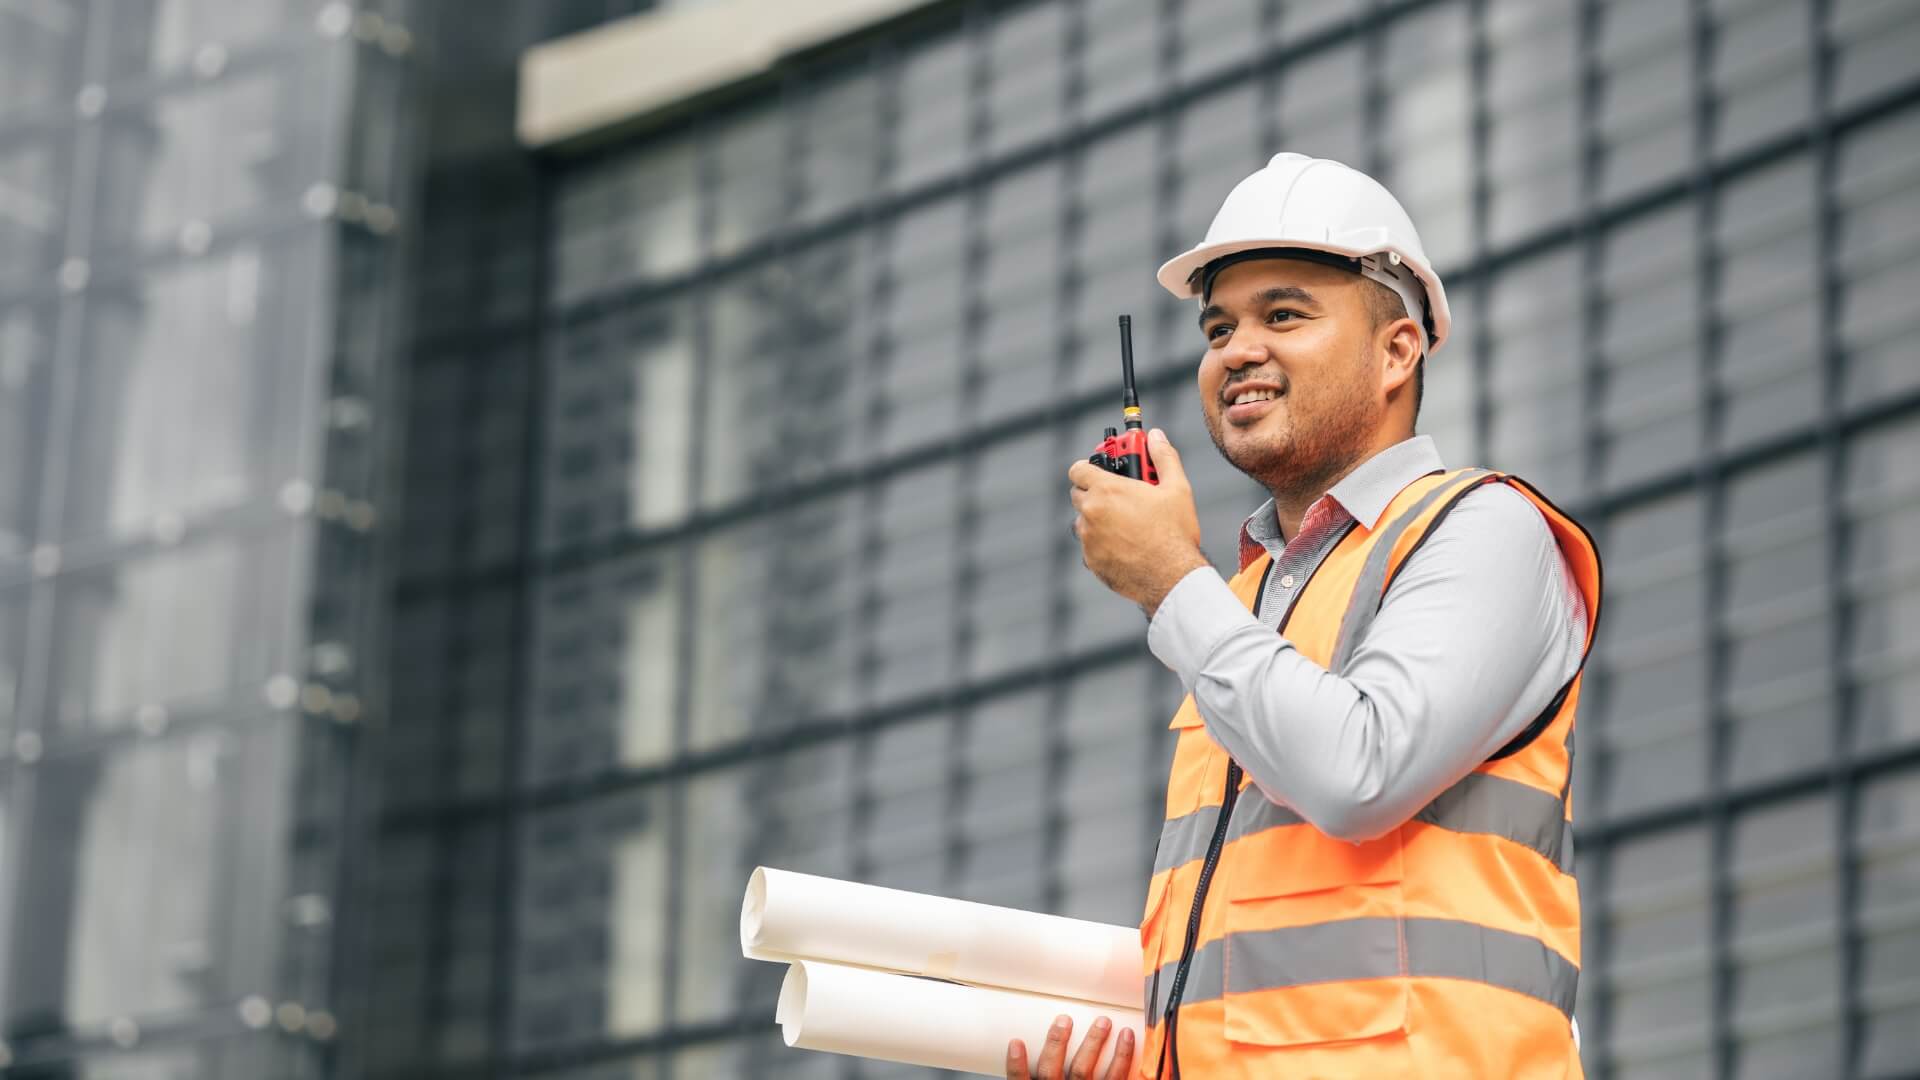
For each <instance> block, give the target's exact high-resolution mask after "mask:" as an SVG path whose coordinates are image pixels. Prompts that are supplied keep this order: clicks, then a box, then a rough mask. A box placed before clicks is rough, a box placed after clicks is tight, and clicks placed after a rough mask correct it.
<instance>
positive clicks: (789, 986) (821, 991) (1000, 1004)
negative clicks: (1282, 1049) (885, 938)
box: [774, 960, 1143, 1076]
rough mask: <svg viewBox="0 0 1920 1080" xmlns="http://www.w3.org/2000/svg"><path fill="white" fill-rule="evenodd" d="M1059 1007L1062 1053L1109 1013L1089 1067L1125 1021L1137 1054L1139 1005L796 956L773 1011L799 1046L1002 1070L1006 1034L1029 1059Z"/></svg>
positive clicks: (1110, 1048)
mask: <svg viewBox="0 0 1920 1080" xmlns="http://www.w3.org/2000/svg"><path fill="white" fill-rule="evenodd" d="M1062 1013H1065V1014H1066V1015H1068V1016H1071V1017H1072V1018H1073V1035H1072V1041H1071V1043H1070V1044H1069V1046H1068V1053H1072V1052H1074V1051H1075V1050H1077V1049H1078V1048H1079V1046H1080V1040H1081V1037H1082V1036H1083V1035H1085V1034H1086V1032H1087V1030H1088V1028H1089V1027H1090V1026H1091V1025H1092V1024H1093V1020H1094V1018H1095V1017H1097V1016H1105V1017H1107V1018H1108V1019H1109V1020H1111V1021H1112V1022H1113V1024H1114V1027H1113V1029H1112V1031H1111V1032H1109V1034H1108V1035H1107V1044H1106V1046H1105V1048H1103V1049H1102V1050H1101V1053H1100V1064H1099V1067H1098V1068H1096V1069H1095V1070H1094V1072H1093V1075H1095V1076H1101V1075H1104V1074H1105V1072H1106V1068H1107V1065H1108V1063H1109V1062H1111V1061H1112V1060H1113V1052H1114V1046H1115V1044H1116V1043H1117V1042H1118V1041H1119V1038H1120V1030H1121V1028H1123V1027H1124V1028H1131V1029H1132V1031H1133V1045H1134V1052H1135V1054H1136V1055H1137V1054H1138V1053H1139V1047H1140V1035H1141V1030H1140V1029H1141V1023H1142V1019H1143V1017H1142V1016H1141V1013H1140V1010H1139V1009H1116V1008H1113V1007H1111V1006H1105V1005H1095V1004H1092V1003H1090V1002H1084V1001H1067V1000H1062V999H1059V998H1048V997H1042V996H1039V995H1035V994H1023V993H1020V992H1018V991H1015V990H999V989H994V988H992V987H984V986H960V985H957V984H955V983H948V982H939V981H936V980H933V979H916V978H913V977H911V976H906V975H893V974H889V973H887V972H884V971H874V970H871V969H868V968H857V967H846V966H843V965H840V964H829V963H824V962H821V961H818V960H800V961H796V962H795V963H794V964H793V965H792V966H791V967H789V968H788V969H787V978H786V981H785V982H783V983H781V984H780V1004H779V1007H778V1008H777V1010H776V1011H775V1013H774V1018H775V1019H776V1020H777V1021H778V1022H779V1024H780V1032H781V1034H782V1035H783V1036H784V1037H785V1038H786V1040H787V1045H788V1046H794V1047H799V1048H800V1049H802V1050H824V1051H827V1052H829V1053H835V1054H852V1055H854V1056H856V1057H864V1058H877V1059H879V1060H881V1061H897V1062H901V1063H903V1064H907V1065H922V1066H926V1067H929V1068H935V1069H953V1070H956V1071H959V1072H967V1073H979V1074H982V1075H985V1076H1005V1075H1006V1056H1007V1042H1008V1041H1009V1040H1011V1039H1022V1040H1025V1042H1026V1044H1027V1061H1028V1062H1029V1063H1032V1062H1035V1061H1037V1060H1038V1058H1039V1056H1040V1047H1041V1046H1042V1045H1043V1044H1044V1043H1045V1042H1046V1041H1047V1029H1048V1028H1049V1027H1051V1026H1052V1024H1053V1018H1054V1017H1056V1016H1059V1015H1060V1014H1062Z"/></svg>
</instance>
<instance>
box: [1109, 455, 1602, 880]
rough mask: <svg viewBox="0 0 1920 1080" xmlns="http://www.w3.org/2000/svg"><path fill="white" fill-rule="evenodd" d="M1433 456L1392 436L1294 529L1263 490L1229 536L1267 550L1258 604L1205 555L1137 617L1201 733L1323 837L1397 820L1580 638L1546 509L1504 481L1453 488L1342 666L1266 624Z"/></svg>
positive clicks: (1578, 652)
mask: <svg viewBox="0 0 1920 1080" xmlns="http://www.w3.org/2000/svg"><path fill="white" fill-rule="evenodd" d="M1440 468H1442V466H1441V463H1440V455H1439V453H1438V451H1437V450H1436V449H1435V448H1434V445H1433V440H1432V439H1431V438H1428V437H1426V436H1417V437H1414V438H1411V439H1408V440H1406V441H1405V442H1402V443H1399V444H1397V445H1395V446H1392V447H1389V448H1388V449H1386V450H1384V451H1381V452H1380V453H1379V454H1376V455H1374V456H1373V457H1372V458H1369V459H1368V460H1367V461H1365V462H1363V463H1362V464H1361V465H1360V467H1359V468H1357V469H1355V470H1354V471H1353V472H1352V473H1350V474H1348V475H1347V477H1346V478H1345V479H1343V480H1341V481H1340V482H1339V483H1338V484H1335V485H1334V486H1333V488H1332V489H1331V490H1330V491H1328V492H1327V494H1326V495H1324V496H1322V497H1321V498H1320V500H1319V501H1317V502H1316V503H1315V504H1314V505H1313V506H1312V507H1311V508H1310V509H1309V510H1308V512H1307V514H1306V516H1305V518H1304V519H1303V520H1302V521H1301V526H1300V529H1299V531H1298V533H1297V535H1295V536H1294V537H1292V538H1291V539H1283V538H1282V537H1281V536H1280V529H1279V525H1278V522H1277V520H1276V518H1275V516H1274V508H1273V503H1272V502H1271V500H1269V501H1268V502H1267V503H1266V505H1264V506H1262V507H1261V508H1260V509H1259V510H1257V511H1255V512H1254V514H1253V516H1252V517H1250V518H1248V519H1247V522H1246V524H1245V526H1244V527H1243V529H1242V532H1241V544H1242V545H1243V547H1245V546H1246V545H1249V544H1257V545H1259V546H1260V547H1264V548H1265V549H1266V550H1267V551H1268V552H1269V553H1271V554H1272V555H1273V558H1274V566H1273V570H1272V572H1271V573H1269V574H1268V576H1267V584H1266V591H1265V592H1264V594H1263V595H1262V597H1261V603H1260V615H1259V617H1258V618H1256V617H1255V616H1254V615H1252V614H1251V613H1249V612H1248V611H1247V609H1246V607H1245V606H1243V605H1242V604H1241V603H1240V601H1239V599H1238V598H1236V597H1235V596H1234V595H1233V592H1232V590H1230V589H1229V588H1228V587H1227V583H1226V582H1225V581H1224V580H1223V579H1222V578H1221V577H1220V575H1219V573H1218V572H1217V571H1215V570H1213V569H1212V568H1211V567H1203V568H1201V569H1198V570H1195V571H1193V572H1192V573H1190V574H1188V575H1187V576H1186V577H1184V578H1181V579H1180V582H1179V584H1177V585H1175V586H1174V587H1173V590H1172V591H1171V592H1169V593H1168V594H1167V596H1166V598H1165V599H1164V600H1162V601H1161V603H1160V607H1159V609H1158V610H1157V611H1156V612H1155V613H1154V616H1153V620H1152V622H1151V623H1150V624H1149V626H1148V630H1147V643H1148V647H1149V648H1151V649H1152V650H1153V654H1154V655H1155V656H1156V657H1158V658H1159V659H1160V661H1161V662H1162V663H1164V664H1165V665H1166V666H1167V667H1168V668H1170V669H1172V670H1173V671H1174V673H1176V674H1177V675H1179V676H1180V681H1181V683H1182V684H1183V685H1185V687H1186V688H1187V691H1188V692H1189V693H1191V694H1192V695H1193V698H1194V703H1195V704H1196V705H1197V706H1198V707H1199V710H1200V715H1201V717H1202V719H1203V720H1204V721H1205V722H1206V729H1207V734H1209V735H1210V736H1212V737H1213V740H1214V741H1215V742H1217V743H1219V744H1220V745H1221V747H1223V748H1224V749H1225V750H1226V751H1227V752H1228V753H1229V754H1232V755H1233V758H1234V760H1235V761H1237V762H1239V763H1240V766H1241V768H1243V769H1245V770H1246V773H1247V775H1248V776H1249V777H1251V778H1252V780H1253V783H1254V784H1255V785H1257V786H1258V787H1259V789H1260V791H1261V792H1262V793H1263V794H1265V795H1266V797H1267V798H1269V799H1271V800H1273V801H1274V802H1276V803H1280V804H1282V805H1284V806H1287V807H1289V808H1291V809H1292V810H1294V811H1295V812H1296V813H1298V814H1300V816H1301V817H1303V818H1305V819H1306V820H1307V821H1309V822H1312V823H1313V825H1314V826H1315V827H1317V828H1318V829H1320V831H1322V832H1324V833H1326V834H1327V835H1329V836H1334V837H1338V838H1340V839H1344V840H1350V841H1355V842H1358V841H1363V840H1369V839H1372V838H1374V837H1376V836H1380V835H1382V834H1384V833H1386V832H1387V831H1388V830H1390V829H1393V828H1394V827H1396V826H1398V825H1400V824H1401V823H1403V822H1405V821H1406V820H1407V819H1409V818H1411V817H1412V816H1413V815H1414V814H1415V813H1416V812H1418V811H1419V810H1420V809H1421V808H1422V807H1424V806H1426V804H1427V803H1429V802H1431V801H1432V800H1433V798H1434V796H1436V795H1438V794H1439V793H1440V792H1442V791H1444V790H1445V789H1446V788H1447V787H1449V786H1451V785H1452V784H1453V783H1454V782H1455V781H1457V780H1459V779H1460V778H1461V777H1463V776H1465V775H1466V774H1467V773H1469V772H1471V771H1473V769H1474V768H1475V767H1477V766H1478V765H1480V764H1481V763H1482V762H1484V761H1486V759H1487V758H1488V757H1490V756H1492V755H1493V753H1494V752H1495V751H1497V750H1498V749H1500V747H1502V746H1504V745H1506V744H1507V743H1508V742H1509V741H1511V740H1512V739H1513V738H1514V737H1515V736H1516V735H1518V734H1519V733H1520V732H1521V730H1523V729H1524V728H1525V727H1526V726H1527V724H1528V722H1529V721H1531V720H1532V719H1533V718H1534V717H1535V716H1537V715H1539V713H1540V712H1541V710H1543V709H1545V708H1546V706H1547V705H1548V703H1550V702H1551V701H1552V700H1553V696H1554V695H1555V694H1556V693H1557V692H1558V691H1559V689H1560V687H1561V686H1562V685H1563V684H1564V683H1565V682H1566V681H1567V680H1568V679H1569V678H1571V677H1572V676H1573V674H1574V672H1576V671H1577V670H1578V669H1579V666H1580V662H1581V658H1582V654H1583V652H1584V651H1585V642H1586V632H1587V625H1586V624H1587V614H1586V601H1585V599H1584V598H1583V597H1582V595H1581V593H1580V591H1579V589H1578V587H1577V586H1576V585H1575V584H1574V577H1573V574H1572V572H1571V571H1570V570H1569V569H1568V568H1567V565H1566V562H1565V560H1564V558H1563V557H1562V556H1561V554H1560V547H1559V545H1558V544H1557V543H1556V542H1555V541H1554V539H1553V534H1552V532H1551V530H1550V529H1549V528H1548V526H1547V522H1546V519H1545V518H1544V517H1542V516H1541V514H1540V512H1539V510H1537V509H1536V508H1535V507H1534V505H1533V504H1532V503H1531V502H1529V501H1528V500H1527V498H1526V497H1525V496H1523V495H1521V494H1520V493H1519V492H1517V491H1515V490H1513V489H1512V488H1511V487H1509V486H1508V485H1506V484H1488V485H1486V486H1484V487H1480V488H1476V489H1475V490H1473V491H1472V492H1470V493H1469V494H1467V495H1466V496H1464V497H1463V498H1462V499H1461V500H1460V503H1459V505H1457V506H1456V507H1455V508H1454V510H1453V511H1452V513H1450V514H1449V515H1448V516H1447V517H1446V518H1444V519H1443V520H1442V521H1441V522H1440V524H1439V525H1438V526H1436V527H1435V529H1434V532H1433V534H1432V535H1431V536H1430V537H1429V538H1428V539H1427V541H1426V543H1424V544H1422V545H1421V546H1420V548H1419V549H1418V550H1417V551H1415V552H1414V553H1413V554H1412V555H1411V556H1409V557H1408V559H1407V561H1406V563H1405V565H1404V566H1402V567H1401V569H1400V572H1399V575H1398V576H1397V577H1396V578H1395V579H1394V581H1393V584H1392V586H1391V587H1389V588H1388V590H1387V594H1386V597H1385V599H1384V601H1383V602H1382V605H1381V608H1380V613H1379V616H1378V618H1376V619H1375V621H1374V623H1373V625H1372V626H1371V627H1370V628H1369V629H1368V630H1367V632H1366V634H1365V636H1364V637H1362V638H1361V640H1360V642H1359V644H1358V646H1357V647H1356V648H1355V650H1354V652H1353V656H1352V659H1351V661H1350V662H1349V663H1348V665H1347V670H1346V671H1345V673H1344V674H1342V675H1334V674H1331V673H1329V672H1328V671H1327V670H1326V669H1325V668H1322V667H1320V666H1319V665H1318V664H1315V663H1314V662H1313V661H1311V660H1308V659H1307V658H1306V657H1304V656H1302V655H1301V654H1300V653H1299V652H1298V651H1297V650H1295V648H1294V647H1293V644H1292V643H1291V642H1289V641H1288V640H1287V639H1286V638H1285V637H1283V636H1281V635H1280V634H1278V633H1276V632H1275V627H1276V626H1277V625H1278V623H1279V620H1280V617H1281V615H1282V613H1283V612H1284V611H1285V610H1286V607H1287V604H1288V602H1289V601H1290V600H1291V599H1292V598H1293V594H1294V593H1295V592H1296V591H1297V590H1298V589H1300V588H1301V587H1304V586H1305V584H1306V581H1307V578H1308V576H1309V575H1310V574H1311V573H1312V572H1313V569H1314V567H1316V566H1318V565H1319V564H1320V562H1321V561H1322V560H1323V559H1325V557H1326V556H1327V554H1328V553H1329V552H1331V551H1332V550H1333V547H1334V545H1335V544H1336V543H1337V542H1338V541H1339V538H1340V536H1341V535H1342V534H1343V533H1344V531H1345V529H1346V527H1347V525H1348V524H1349V523H1350V522H1353V521H1356V520H1357V521H1359V522H1361V523H1362V524H1365V525H1367V526H1369V527H1372V526H1375V525H1377V524H1378V521H1379V518H1380V515H1381V514H1382V513H1383V512H1384V511H1385V510H1386V508H1387V504H1388V503H1389V502H1391V501H1392V499H1393V497H1394V496H1395V495H1396V494H1398V493H1399V492H1400V490H1401V489H1402V488H1404V487H1405V486H1406V485H1407V484H1408V483H1411V482H1412V481H1413V480H1414V479H1416V478H1418V477H1420V476H1422V475H1424V474H1426V473H1429V472H1432V471H1434V470H1437V469H1440ZM1254 552H1255V553H1256V554H1257V549H1254Z"/></svg>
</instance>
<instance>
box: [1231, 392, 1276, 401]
mask: <svg viewBox="0 0 1920 1080" xmlns="http://www.w3.org/2000/svg"><path fill="white" fill-rule="evenodd" d="M1279 396H1280V395H1279V394H1276V393H1274V392H1273V391H1271V390H1249V391H1247V392H1246V393H1244V394H1241V395H1239V396H1238V397H1235V398H1234V399H1233V403H1234V404H1235V405H1245V404H1246V403H1247V402H1249V401H1272V400H1273V399H1274V398H1277V397H1279Z"/></svg>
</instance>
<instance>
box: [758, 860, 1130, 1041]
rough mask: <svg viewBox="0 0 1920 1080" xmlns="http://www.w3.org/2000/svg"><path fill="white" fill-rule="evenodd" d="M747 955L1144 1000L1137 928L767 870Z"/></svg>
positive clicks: (1109, 1000)
mask: <svg viewBox="0 0 1920 1080" xmlns="http://www.w3.org/2000/svg"><path fill="white" fill-rule="evenodd" d="M740 951H741V952H742V953H743V954H745V955H746V956H748V957H750V958H752V959H755V960H771V961H775V962H785V963H792V962H794V961H798V960H826V961H829V962H832V963H836V964H850V965H855V966H860V967H870V968H880V969H883V970H886V971H896V972H905V973H907V974H910V975H926V976H929V977H932V978H936V979H947V980H951V981H953V982H962V983H970V984H973V985H976V986H987V987H1005V988H1011V989H1015V990H1023V991H1027V992H1029V993H1033V994H1039V995H1042V996H1045V997H1058V998H1073V999H1077V1000H1080V1001H1090V1002H1096V1003H1099V1004H1104V1005H1111V1006H1118V1007H1121V1008H1128V1009H1138V1008H1139V1007H1140V1005H1141V1001H1142V999H1143V997H1144V991H1143V989H1142V981H1141V975H1140V967H1141V961H1140V934H1139V931H1138V930H1136V929H1134V928H1133V927H1131V926H1111V925H1108V924H1106V923H1096V922H1083V921H1081V920H1079V919H1067V918H1062V917H1060V916H1058V915H1042V914H1039V913H1036V912H1032V911H1019V910H1016V909H1013V908H1003V907H994V906H992V905H991V904H976V903H973V902H971V901H967V900H953V899H950V898H947V897H943V896H926V895H923V894H921V893H911V892H903V891H901V890H899V889H887V888H882V887H880V886H877V885H861V884H858V883H856V882H851V881H836V880H834V879H832V878H823V877H815V876H813V875H812V874H796V873H793V872H792V871H788V870H775V869H771V868H769V867H765V866H763V867H760V868H758V869H756V870H755V871H754V872H753V877H752V878H751V879H750V880H749V881H748V882H747V895H746V899H745V900H744V901H743V902H742V904H741V907H740ZM1004 1046H1005V1043H1004V1040H1003V1042H1002V1047H1003V1048H1004Z"/></svg>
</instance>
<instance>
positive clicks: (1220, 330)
mask: <svg viewBox="0 0 1920 1080" xmlns="http://www.w3.org/2000/svg"><path fill="white" fill-rule="evenodd" d="M1231 333H1233V327H1231V326H1228V325H1227V324H1226V323H1215V324H1213V325H1212V326H1209V327H1207V340H1208V341H1219V340H1220V338H1221V337H1222V336H1224V335H1226V334H1231Z"/></svg>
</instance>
